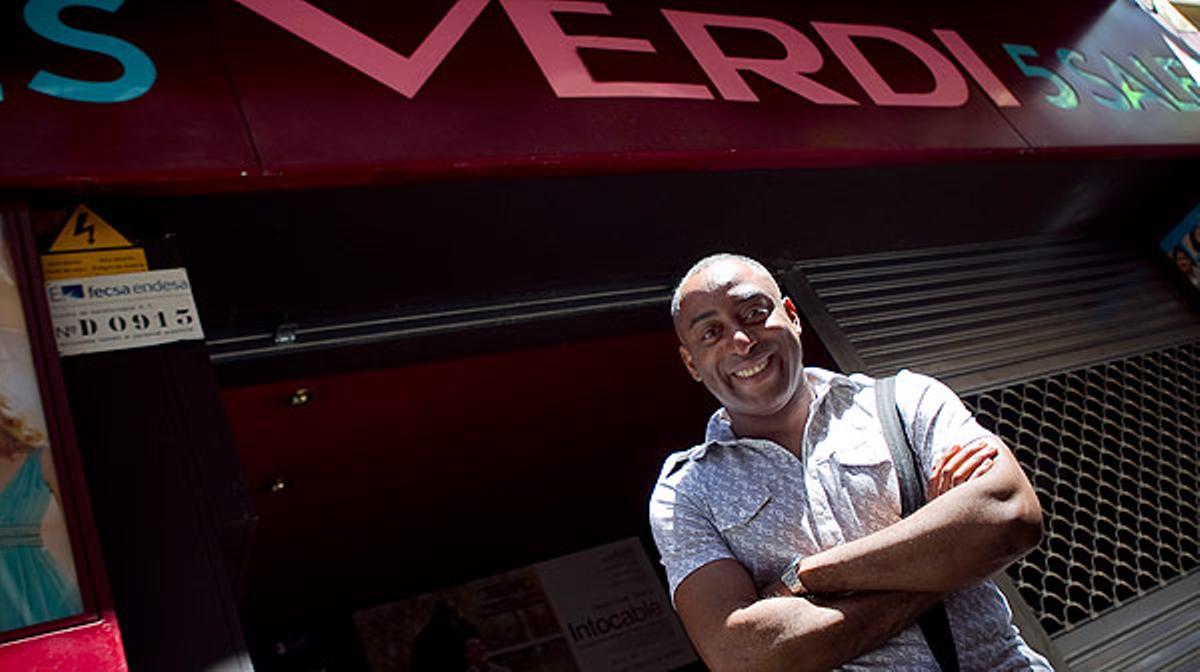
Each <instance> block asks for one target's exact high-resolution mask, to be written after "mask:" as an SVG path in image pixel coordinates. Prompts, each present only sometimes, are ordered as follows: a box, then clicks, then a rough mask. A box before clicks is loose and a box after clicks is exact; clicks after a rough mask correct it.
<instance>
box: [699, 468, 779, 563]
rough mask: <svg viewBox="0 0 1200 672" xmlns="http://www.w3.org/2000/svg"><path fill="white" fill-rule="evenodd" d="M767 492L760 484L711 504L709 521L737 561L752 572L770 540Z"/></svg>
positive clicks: (735, 492)
mask: <svg viewBox="0 0 1200 672" xmlns="http://www.w3.org/2000/svg"><path fill="white" fill-rule="evenodd" d="M771 500H772V497H771V491H770V490H769V489H768V488H767V487H766V486H763V485H753V486H748V487H742V488H738V489H737V490H736V491H732V492H726V493H722V496H721V497H720V498H719V499H718V500H716V501H714V503H713V522H714V523H715V524H716V526H717V530H718V531H719V532H720V533H721V536H722V537H723V538H724V539H725V543H727V544H728V545H729V550H731V551H733V554H734V555H735V556H737V558H738V560H739V561H740V562H741V563H742V564H743V565H746V566H747V567H749V568H751V570H752V571H753V565H755V564H757V563H756V562H755V561H756V560H758V558H759V556H760V555H761V554H762V552H763V549H764V546H765V545H766V544H767V542H768V538H769V537H770V532H771V525H770V522H769V517H770V514H771V513H772V506H771Z"/></svg>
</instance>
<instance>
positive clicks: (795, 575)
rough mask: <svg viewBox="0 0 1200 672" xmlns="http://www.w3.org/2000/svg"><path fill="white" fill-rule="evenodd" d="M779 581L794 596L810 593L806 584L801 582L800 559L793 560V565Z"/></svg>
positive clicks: (788, 567) (784, 572)
mask: <svg viewBox="0 0 1200 672" xmlns="http://www.w3.org/2000/svg"><path fill="white" fill-rule="evenodd" d="M779 580H780V581H783V585H785V586H787V588H788V590H790V591H792V595H804V594H806V593H808V589H807V588H805V587H804V582H803V581H801V580H800V558H796V559H795V560H793V561H792V564H790V565H788V566H787V569H785V570H783V576H781V577H779Z"/></svg>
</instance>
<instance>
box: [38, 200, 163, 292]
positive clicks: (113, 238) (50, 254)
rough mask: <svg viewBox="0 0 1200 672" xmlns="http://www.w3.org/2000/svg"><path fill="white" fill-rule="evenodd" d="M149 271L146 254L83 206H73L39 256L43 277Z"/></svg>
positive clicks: (60, 277)
mask: <svg viewBox="0 0 1200 672" xmlns="http://www.w3.org/2000/svg"><path fill="white" fill-rule="evenodd" d="M146 270H149V265H147V263H146V253H145V251H143V250H142V248H140V247H135V246H134V245H133V243H131V242H129V239H128V238H126V237H125V236H123V235H121V232H119V231H117V230H116V229H115V228H113V226H112V224H109V223H108V222H106V221H104V219H103V218H101V217H100V215H97V214H96V213H95V212H92V210H91V208H89V207H87V206H86V205H80V206H79V207H78V208H75V212H72V213H71V216H70V217H68V218H67V221H66V223H65V224H63V228H62V230H61V231H59V232H58V237H57V238H55V239H54V243H53V244H52V245H51V246H50V249H49V251H47V253H46V254H44V255H42V276H43V277H44V278H45V279H46V280H63V279H67V278H85V277H91V276H96V275H116V274H119V273H140V272H142V271H146Z"/></svg>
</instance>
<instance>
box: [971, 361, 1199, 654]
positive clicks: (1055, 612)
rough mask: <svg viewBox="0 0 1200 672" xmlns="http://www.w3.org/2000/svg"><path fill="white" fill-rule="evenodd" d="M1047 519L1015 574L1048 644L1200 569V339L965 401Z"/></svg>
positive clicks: (1011, 573)
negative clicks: (1004, 446) (1012, 461)
mask: <svg viewBox="0 0 1200 672" xmlns="http://www.w3.org/2000/svg"><path fill="white" fill-rule="evenodd" d="M965 401H966V403H967V405H968V407H970V408H972V410H974V411H975V412H976V414H977V415H978V416H979V418H980V422H981V423H982V424H984V425H985V426H990V427H991V428H992V429H993V430H994V431H996V432H997V434H999V435H1000V436H1001V437H1002V438H1004V440H1005V441H1006V442H1007V443H1008V444H1009V445H1010V446H1013V447H1014V450H1015V451H1016V454H1017V457H1018V458H1019V460H1020V462H1021V464H1022V465H1023V466H1024V467H1025V470H1026V473H1028V474H1029V476H1030V479H1031V480H1032V481H1033V484H1034V487H1035V488H1036V489H1037V492H1038V496H1039V498H1040V499H1041V503H1042V508H1043V511H1044V513H1045V519H1046V536H1045V538H1044V539H1043V540H1042V543H1041V545H1040V546H1039V547H1038V548H1037V549H1036V550H1035V551H1033V552H1032V553H1030V554H1029V555H1028V556H1026V557H1025V558H1024V559H1022V560H1021V561H1020V562H1018V563H1016V564H1015V565H1013V566H1012V567H1011V568H1010V569H1009V575H1010V576H1011V577H1012V579H1013V580H1014V581H1015V582H1016V583H1017V585H1018V587H1019V589H1020V591H1021V595H1022V596H1024V598H1025V600H1026V601H1028V603H1029V605H1030V606H1031V607H1032V608H1033V609H1034V611H1036V612H1037V613H1038V614H1039V616H1040V618H1041V622H1042V625H1043V627H1044V628H1045V629H1046V631H1047V632H1048V633H1049V634H1050V635H1055V634H1059V633H1061V632H1064V631H1067V630H1070V629H1071V628H1073V627H1075V626H1077V625H1080V624H1083V623H1085V622H1087V621H1089V620H1091V619H1093V618H1095V617H1097V616H1099V615H1100V614H1101V613H1103V612H1105V611H1107V610H1109V609H1111V608H1113V607H1116V606H1119V605H1120V604H1121V603H1122V602H1124V601H1127V600H1129V599H1131V598H1133V597H1136V596H1138V595H1141V594H1144V593H1145V592H1147V591H1149V590H1151V589H1154V588H1157V587H1159V586H1162V585H1164V584H1166V583H1168V582H1169V581H1171V580H1172V579H1175V578H1178V577H1180V576H1183V575H1185V574H1187V573H1189V572H1192V571H1194V570H1196V569H1197V567H1198V566H1200V559H1198V558H1200V541H1198V539H1200V537H1198V536H1197V524H1198V521H1200V514H1198V512H1197V501H1198V499H1200V488H1198V486H1197V453H1198V450H1200V449H1198V448H1197V446H1198V445H1200V342H1196V343H1191V344H1188V345H1183V346H1179V347H1173V348H1168V349H1165V350H1160V351H1157V352H1153V353H1150V354H1145V355H1139V356H1135V357H1129V358H1127V359H1121V360H1117V361H1113V362H1109V363H1106V364H1100V365H1097V366H1092V367H1089V368H1086V369H1079V370H1076V371H1070V372H1067V373H1062V374H1057V375H1052V376H1048V377H1045V378H1040V379H1037V380H1034V381H1031V382H1027V383H1020V384H1016V385H1011V386H1009V387H1005V388H1002V389H999V390H993V391H989V392H984V393H980V394H976V395H972V396H970V397H967V398H965Z"/></svg>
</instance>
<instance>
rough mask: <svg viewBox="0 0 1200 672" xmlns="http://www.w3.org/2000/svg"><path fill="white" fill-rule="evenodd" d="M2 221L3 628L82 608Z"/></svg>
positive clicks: (0, 487) (0, 601)
mask: <svg viewBox="0 0 1200 672" xmlns="http://www.w3.org/2000/svg"><path fill="white" fill-rule="evenodd" d="M4 236H5V227H4V226H2V225H0V631H8V630H13V629H16V628H22V627H26V626H30V625H36V624H38V623H44V622H46V621H53V620H57V619H60V618H64V617H67V616H73V615H75V614H78V613H80V612H81V611H83V606H82V604H81V601H80V594H79V585H78V583H77V580H76V575H75V564H74V561H73V560H72V555H71V543H70V540H69V538H68V536H67V527H66V520H65V518H64V516H63V511H62V507H61V505H60V504H61V502H60V499H59V489H58V483H57V477H56V475H55V472H54V460H53V457H52V455H51V451H52V449H53V447H52V446H51V445H50V444H49V441H48V438H47V437H48V435H47V432H46V420H45V417H44V415H43V413H42V403H41V394H40V392H39V388H38V379H37V371H36V370H35V368H34V365H33V352H32V349H31V345H30V341H29V333H28V330H27V329H26V325H25V314H24V311H23V309H22V306H21V293H20V291H19V290H18V287H17V280H16V273H15V272H14V270H13V261H12V251H11V249H10V243H9V241H8V240H7V239H5V237H4Z"/></svg>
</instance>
